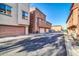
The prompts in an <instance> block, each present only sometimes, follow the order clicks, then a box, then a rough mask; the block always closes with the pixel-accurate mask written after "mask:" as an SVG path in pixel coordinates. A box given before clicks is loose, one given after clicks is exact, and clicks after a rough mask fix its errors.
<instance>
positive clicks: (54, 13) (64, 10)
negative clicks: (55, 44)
mask: <svg viewBox="0 0 79 59" xmlns="http://www.w3.org/2000/svg"><path fill="white" fill-rule="evenodd" d="M31 7H37V8H38V9H39V10H41V11H42V12H43V13H44V14H46V16H47V17H46V20H47V21H49V22H51V23H52V25H62V26H63V27H65V26H66V20H67V18H68V16H69V13H70V7H71V3H32V4H31Z"/></svg>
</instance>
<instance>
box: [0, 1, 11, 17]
mask: <svg viewBox="0 0 79 59" xmlns="http://www.w3.org/2000/svg"><path fill="white" fill-rule="evenodd" d="M11 8H12V7H10V6H8V5H5V4H2V3H0V14H5V15H9V16H11Z"/></svg>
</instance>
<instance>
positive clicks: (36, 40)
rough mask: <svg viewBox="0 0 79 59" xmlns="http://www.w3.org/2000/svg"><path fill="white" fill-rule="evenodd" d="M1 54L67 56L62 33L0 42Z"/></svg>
mask: <svg viewBox="0 0 79 59" xmlns="http://www.w3.org/2000/svg"><path fill="white" fill-rule="evenodd" d="M0 55H7V56H8V55H9V56H14V55H18V56H20V55H21V56H66V49H65V45H64V38H63V34H62V33H51V34H42V35H36V36H34V37H28V38H26V39H19V40H9V41H6V42H1V43H0Z"/></svg>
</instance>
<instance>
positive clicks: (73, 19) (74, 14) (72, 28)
mask: <svg viewBox="0 0 79 59" xmlns="http://www.w3.org/2000/svg"><path fill="white" fill-rule="evenodd" d="M66 23H67V31H68V34H69V35H71V34H72V33H73V32H75V33H76V34H77V35H79V3H73V4H72V6H71V9H70V14H69V16H68V19H67V21H66Z"/></svg>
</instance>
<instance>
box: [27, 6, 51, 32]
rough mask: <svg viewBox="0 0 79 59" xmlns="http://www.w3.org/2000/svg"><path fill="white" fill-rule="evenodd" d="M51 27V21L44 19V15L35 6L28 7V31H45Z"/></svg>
mask: <svg viewBox="0 0 79 59" xmlns="http://www.w3.org/2000/svg"><path fill="white" fill-rule="evenodd" d="M50 29H51V23H49V22H48V21H46V15H45V14H44V13H43V12H41V11H40V10H39V9H37V8H31V9H30V27H29V32H30V33H45V32H49V30H50Z"/></svg>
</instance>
